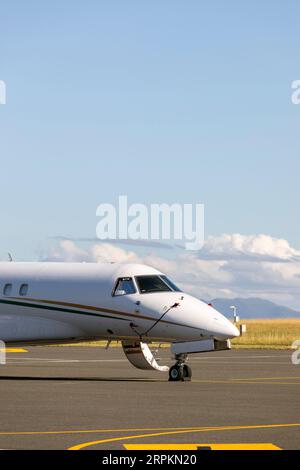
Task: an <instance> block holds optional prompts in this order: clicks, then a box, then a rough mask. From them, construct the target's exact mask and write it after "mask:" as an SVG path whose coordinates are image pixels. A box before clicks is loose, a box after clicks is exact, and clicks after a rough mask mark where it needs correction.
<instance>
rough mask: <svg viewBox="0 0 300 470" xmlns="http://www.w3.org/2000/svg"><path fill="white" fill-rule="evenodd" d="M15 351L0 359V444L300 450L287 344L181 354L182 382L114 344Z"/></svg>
mask: <svg viewBox="0 0 300 470" xmlns="http://www.w3.org/2000/svg"><path fill="white" fill-rule="evenodd" d="M14 351H15V352H14ZM17 351H18V350H11V352H8V354H7V364H6V365H0V423H1V428H0V449H3V450H4V449H7V450H8V449H22V450H23V449H24V450H27V449H72V450H89V449H92V450H93V449H94V450H97V449H98V450H99V449H105V450H110V449H117V450H119V449H140V448H143V449H150V448H154V449H158V448H160V449H196V448H202V446H203V448H207V447H208V448H211V449H215V448H216V449H218V448H240V447H241V445H242V448H247V446H248V448H256V449H259V448H265V449H268V448H270V449H300V393H299V392H300V365H293V364H292V361H291V355H292V352H291V351H272V350H232V351H220V352H215V353H203V354H197V355H191V356H190V359H189V365H190V366H191V367H192V371H193V378H192V382H178V383H177V382H168V374H167V373H160V372H152V371H141V370H138V369H135V368H133V367H132V366H131V365H130V364H129V362H128V361H127V360H126V358H125V356H124V354H123V352H122V349H121V348H110V349H109V350H107V351H106V350H104V349H101V348H98V347H74V346H72V347H57V346H55V347H54V346H53V347H49V346H45V347H30V348H25V351H24V352H17ZM158 356H159V357H160V358H161V360H160V362H161V363H162V364H171V363H172V362H171V358H170V351H169V350H168V349H161V350H159V352H158ZM249 446H250V447H249Z"/></svg>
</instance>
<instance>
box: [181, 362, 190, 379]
mask: <svg viewBox="0 0 300 470" xmlns="http://www.w3.org/2000/svg"><path fill="white" fill-rule="evenodd" d="M182 369H183V380H184V381H186V382H190V381H191V379H192V369H191V368H190V367H189V366H187V365H186V364H184V365H183V368H182Z"/></svg>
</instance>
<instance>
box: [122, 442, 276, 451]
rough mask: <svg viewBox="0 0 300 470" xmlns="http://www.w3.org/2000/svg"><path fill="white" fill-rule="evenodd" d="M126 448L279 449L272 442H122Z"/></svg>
mask: <svg viewBox="0 0 300 470" xmlns="http://www.w3.org/2000/svg"><path fill="white" fill-rule="evenodd" d="M124 448H125V449H126V450H202V448H203V450H205V449H207V448H209V450H281V449H280V447H278V446H275V445H274V444H269V443H263V444H203V443H201V444H124Z"/></svg>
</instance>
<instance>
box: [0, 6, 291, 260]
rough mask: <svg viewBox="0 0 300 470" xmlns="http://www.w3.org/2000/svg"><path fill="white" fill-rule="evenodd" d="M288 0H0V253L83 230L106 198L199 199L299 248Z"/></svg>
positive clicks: (248, 229) (213, 232)
mask: <svg viewBox="0 0 300 470" xmlns="http://www.w3.org/2000/svg"><path fill="white" fill-rule="evenodd" d="M299 9H300V4H299V2H298V1H297V0H294V1H291V0H289V1H287V2H282V1H279V0H272V1H271V0H265V1H264V2H259V1H251V2H250V1H248V2H240V1H230V0H229V1H228V2H224V1H221V0H219V1H209V2H208V1H205V2H204V1H203V2H202V1H196V0H194V1H188V2H183V1H176V0H172V1H168V0H164V1H158V0H154V1H151V2H141V1H134V0H127V1H126V2H124V1H121V0H119V1H117V0H112V1H110V2H108V1H87V2H79V1H68V0H64V1H63V2H61V1H60V2H59V1H51V2H38V1H30V0H29V1H27V2H22V1H14V0H12V1H10V2H5V3H4V4H2V5H1V29H0V79H1V80H4V81H5V82H6V85H7V104H6V105H5V106H0V161H1V168H2V171H1V176H0V177H1V186H0V214H1V236H0V257H2V258H3V257H5V256H6V252H7V251H10V252H12V253H14V256H15V257H16V258H17V259H35V258H36V257H37V256H38V253H39V250H40V249H41V247H43V246H44V244H45V243H47V240H48V237H49V236H52V235H62V236H70V237H77V236H86V237H93V236H94V235H95V228H96V223H97V219H96V217H95V211H96V207H97V206H98V204H99V203H101V202H116V200H117V197H118V195H120V194H127V195H128V197H129V201H131V202H141V203H146V204H147V203H151V202H170V203H171V202H181V203H184V202H188V203H193V202H194V203H196V202H201V203H204V204H205V206H206V235H207V236H209V235H210V236H218V235H220V234H222V233H229V234H231V233H240V234H244V235H252V234H261V233H264V234H268V235H270V236H272V237H275V238H284V239H286V240H288V241H289V243H290V244H291V245H292V246H293V247H295V248H300V242H299V236H300V225H299V221H298V212H299V210H298V204H299V199H300V197H299V196H300V185H299V174H300V159H299V154H300V140H299V125H300V106H295V105H292V104H291V83H292V81H293V80H296V79H299V78H300V69H299V60H298V59H299V36H300V33H299Z"/></svg>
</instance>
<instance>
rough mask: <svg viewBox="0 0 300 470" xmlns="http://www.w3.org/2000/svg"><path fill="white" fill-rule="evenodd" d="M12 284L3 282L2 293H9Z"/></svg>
mask: <svg viewBox="0 0 300 470" xmlns="http://www.w3.org/2000/svg"><path fill="white" fill-rule="evenodd" d="M11 291H12V284H5V286H4V289H3V295H11Z"/></svg>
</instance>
